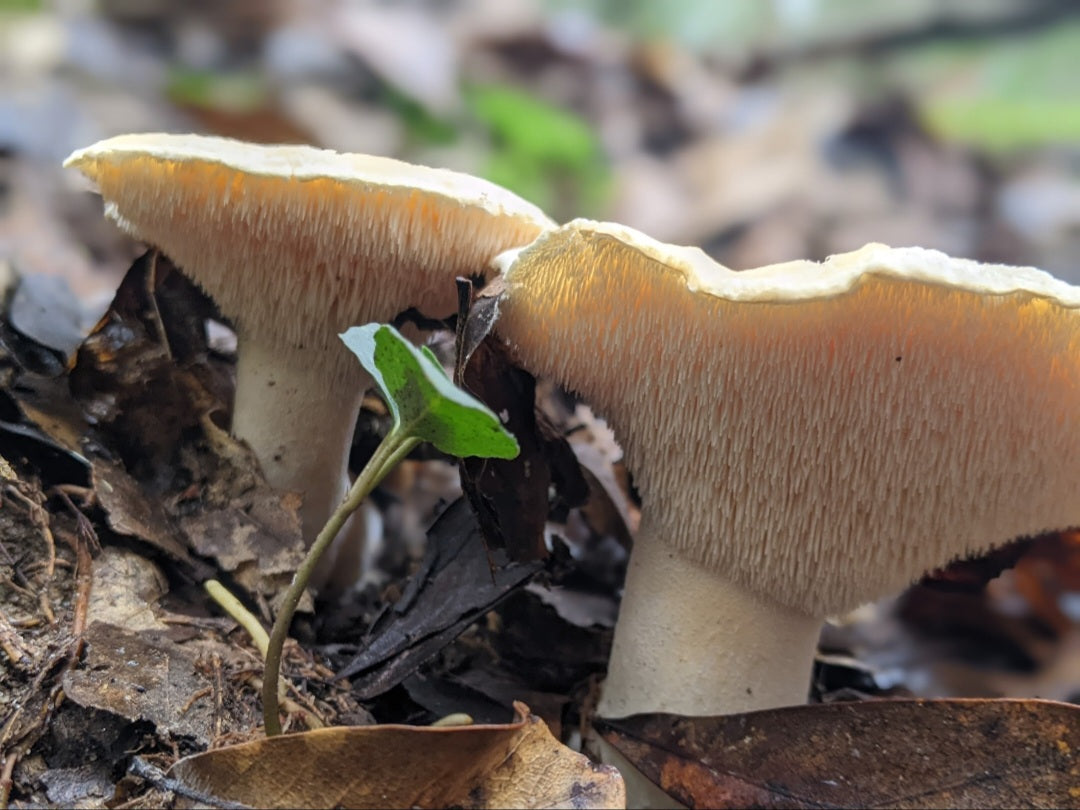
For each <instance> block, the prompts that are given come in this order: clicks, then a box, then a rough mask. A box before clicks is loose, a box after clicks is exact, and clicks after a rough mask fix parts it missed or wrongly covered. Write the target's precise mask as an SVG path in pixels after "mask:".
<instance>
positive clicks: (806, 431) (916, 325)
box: [496, 220, 1080, 616]
mask: <svg viewBox="0 0 1080 810" xmlns="http://www.w3.org/2000/svg"><path fill="white" fill-rule="evenodd" d="M498 264H499V265H501V267H502V268H503V270H504V272H505V274H506V279H507V295H506V298H505V301H504V303H503V305H502V315H501V317H500V320H499V322H498V325H497V327H496V328H497V330H498V331H499V332H500V333H501V334H502V335H504V336H505V337H506V338H507V339H508V340H509V341H510V342H511V343H512V344H513V346H514V347H515V349H516V351H517V353H518V355H519V357H520V359H521V360H522V362H523V364H524V365H525V366H526V367H527V368H529V369H530V370H531V371H533V372H534V373H536V374H542V375H548V376H551V377H553V378H555V379H556V380H558V381H559V382H560V383H562V384H563V385H565V386H567V387H568V388H571V389H573V390H575V391H577V392H579V393H580V394H582V395H583V396H584V397H585V398H586V399H588V400H589V401H590V402H591V403H592V404H593V405H594V406H595V407H597V409H598V410H599V411H600V412H601V413H603V414H604V415H605V416H606V417H607V418H608V419H609V420H610V422H611V424H612V426H613V428H614V429H615V431H616V435H617V436H618V437H619V439H620V441H621V442H622V443H623V444H624V447H625V450H626V454H627V461H628V465H629V467H630V469H631V470H632V471H633V473H634V475H635V480H636V483H637V485H638V487H639V490H640V491H641V493H642V497H643V501H644V505H645V509H646V510H647V511H648V513H649V514H648V521H649V523H650V524H651V525H652V526H653V528H654V531H653V532H652V533H653V534H655V535H658V536H660V537H662V538H663V539H664V540H665V541H666V542H667V543H669V544H671V545H672V546H674V547H676V548H678V549H679V550H680V551H681V553H683V554H684V555H686V556H688V557H690V558H692V559H694V560H697V561H698V562H700V563H701V564H702V565H704V566H706V567H707V568H708V569H709V570H711V571H713V572H716V573H717V574H720V575H722V576H723V577H724V578H725V579H727V580H729V581H731V582H733V583H735V584H737V585H739V586H741V587H743V588H746V589H748V590H749V591H751V592H756V593H759V594H762V595H765V596H767V597H768V598H769V599H772V600H775V601H776V602H778V603H780V604H782V605H784V606H785V607H787V608H789V609H794V610H796V611H799V612H801V613H804V614H809V615H813V616H825V615H830V614H833V613H838V612H841V611H844V610H847V609H850V608H852V607H854V606H856V605H858V604H860V603H863V602H866V601H868V600H871V599H874V598H878V597H880V596H882V595H885V594H888V593H890V592H893V591H896V590H899V589H900V588H902V587H904V586H905V585H907V584H908V583H909V582H910V581H912V580H913V579H914V578H916V577H918V576H920V575H922V574H923V573H924V572H925V571H927V570H931V569H934V568H936V567H939V566H941V565H943V564H945V563H947V562H948V561H950V560H952V559H953V558H956V557H958V556H962V555H966V554H969V553H972V552H975V551H978V550H981V549H985V548H987V547H988V546H990V545H992V544H994V543H1000V542H1006V541H1008V540H1010V539H1013V538H1015V537H1018V536H1023V535H1029V534H1035V533H1039V532H1043V531H1050V530H1058V529H1064V528H1067V527H1074V526H1077V525H1080V497H1078V495H1080V288H1077V287H1073V286H1071V285H1068V284H1066V283H1064V282H1062V281H1059V280H1057V279H1055V278H1053V277H1052V276H1050V275H1048V274H1046V273H1043V272H1041V271H1039V270H1035V269H1031V268H1015V267H1003V266H991V265H982V264H978V263H976V262H973V261H965V260H961V259H953V258H949V257H948V256H945V255H944V254H942V253H939V252H936V251H932V250H923V249H920V248H901V249H891V248H888V247H885V246H883V245H868V246H866V247H864V248H863V249H861V250H858V251H855V252H853V253H848V254H843V255H839V256H833V257H832V258H830V259H829V260H828V261H826V262H824V263H821V264H817V263H813V262H791V263H787V264H781V265H774V266H770V267H763V268H759V269H755V270H746V271H742V272H736V271H732V270H729V269H727V268H725V267H722V266H720V265H718V264H717V263H715V262H713V261H712V260H711V259H709V258H708V257H707V256H706V255H705V254H704V253H702V252H701V251H700V250H697V249H694V248H682V247H674V246H670V245H664V244H661V243H659V242H656V241H655V240H653V239H650V238H649V237H647V236H645V235H644V234H641V233H639V232H636V231H633V230H631V229H629V228H625V227H622V226H618V225H613V224H606V223H597V222H589V221H585V220H577V221H574V222H571V223H569V224H568V225H565V226H563V227H562V228H559V229H556V230H552V231H548V232H546V233H544V234H542V235H541V236H540V237H539V238H538V239H537V240H536V241H535V242H534V243H532V244H531V245H529V246H527V247H525V248H523V249H520V250H516V251H511V252H509V253H507V254H505V255H503V256H501V257H500V258H499V260H498ZM643 519H644V516H643Z"/></svg>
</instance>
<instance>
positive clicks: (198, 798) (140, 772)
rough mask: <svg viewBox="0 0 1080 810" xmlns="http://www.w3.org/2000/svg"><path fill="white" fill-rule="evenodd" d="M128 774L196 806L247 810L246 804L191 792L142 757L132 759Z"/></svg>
mask: <svg viewBox="0 0 1080 810" xmlns="http://www.w3.org/2000/svg"><path fill="white" fill-rule="evenodd" d="M128 773H130V774H132V775H134V776H137V777H139V778H140V779H145V780H146V781H147V782H149V783H150V784H151V785H153V786H154V787H156V788H157V789H158V790H164V791H170V792H172V793H178V794H179V795H181V796H184V797H186V798H188V799H193V800H194V801H195V802H196V803H197V804H206V805H209V806H210V807H220V808H223V810H247V807H248V806H247V805H246V804H239V803H237V802H230V801H228V800H226V799H219V798H217V797H216V796H211V795H210V794H208V793H202V792H200V791H198V790H193V789H192V788H189V787H188V786H187V785H185V784H184V783H183V782H180V781H179V780H177V779H170V778H169V777H168V776H166V775H165V774H164V773H162V772H161V771H160V770H159V769H158V768H155V767H154V766H153V765H151V764H150V763H149V762H147V761H146V760H145V759H143V758H142V757H134V758H133V759H132V760H131V764H130V765H129V766H128Z"/></svg>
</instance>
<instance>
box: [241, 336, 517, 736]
mask: <svg viewBox="0 0 1080 810" xmlns="http://www.w3.org/2000/svg"><path fill="white" fill-rule="evenodd" d="M341 339H342V340H343V341H344V342H345V345H346V346H347V347H348V348H349V349H350V350H351V351H352V352H353V354H355V355H356V356H357V358H359V360H360V364H361V365H362V366H363V367H364V369H365V370H366V371H367V372H368V373H369V374H370V375H371V376H372V377H373V378H374V380H375V382H376V384H377V385H378V386H379V389H380V390H381V391H382V394H383V397H384V398H385V400H386V404H387V406H388V407H389V408H390V413H391V414H392V416H393V419H394V422H393V425H392V426H391V428H390V431H389V433H387V434H386V437H385V438H384V439H383V440H382V442H380V443H379V446H378V447H377V448H376V449H375V452H374V453H373V454H372V456H371V459H370V461H368V463H367V464H366V465H365V466H364V469H363V470H361V472H360V475H359V476H357V479H356V481H355V482H354V483H353V485H352V487H351V488H350V489H349V493H348V495H347V496H346V497H345V500H344V501H343V502H342V504H341V506H339V507H338V508H337V509H336V510H335V511H334V513H333V514H332V515H331V516H330V519H329V520H328V521H327V522H326V525H325V526H324V527H323V528H322V531H320V532H319V534H318V536H317V537H316V538H315V542H314V543H313V544H312V546H311V549H310V550H309V551H308V553H307V556H306V557H305V558H304V562H303V563H302V564H301V565H300V568H299V569H297V572H296V576H295V577H293V581H292V584H291V585H290V586H289V589H288V591H286V593H285V599H284V601H283V602H282V605H281V610H280V611H279V612H278V615H277V618H276V619H275V621H274V628H273V630H272V631H271V633H270V643H269V646H268V648H267V651H266V672H265V676H264V678H263V685H262V699H263V722H264V724H265V726H266V735H267V736H268V737H269V736H273V735H275V734H280V733H281V719H280V717H279V716H278V679H279V675H280V670H281V652H282V649H283V647H284V645H285V639H286V637H287V636H288V632H289V625H290V624H291V623H292V617H293V613H294V612H295V611H296V606H297V604H299V602H300V597H301V596H302V595H303V593H304V588H306V587H307V583H308V581H309V580H310V579H311V575H312V573H313V572H314V570H315V566H316V564H317V563H318V561H319V558H320V557H321V556H322V555H323V553H324V552H325V551H326V549H327V548H328V547H329V546H330V544H331V543H332V542H333V540H334V538H335V537H336V536H337V534H338V532H339V531H341V527H342V526H343V525H344V524H345V521H346V520H347V519H348V517H349V515H351V514H352V513H353V512H354V511H355V510H356V509H357V507H359V506H360V503H361V502H362V501H363V500H364V498H365V497H367V495H368V494H369V493H370V492H371V490H373V489H374V488H375V487H376V485H378V483H379V482H380V481H381V480H382V479H383V478H384V477H386V475H387V473H389V472H390V470H392V469H393V468H394V466H395V465H396V464H397V463H398V462H399V461H400V460H401V459H402V458H404V457H405V456H406V455H408V453H409V451H410V450H412V449H413V448H414V447H415V446H416V445H418V444H419V443H420V442H430V443H431V444H433V445H435V447H437V448H438V449H439V450H441V451H442V452H444V453H447V454H450V455H454V456H459V457H462V456H479V457H484V458H514V457H515V456H516V455H517V454H518V452H519V448H518V443H517V440H516V439H515V438H514V437H513V436H512V435H511V434H510V433H508V432H507V431H506V429H505V428H504V427H503V426H502V423H501V422H500V421H499V417H498V416H496V415H495V414H494V413H492V412H491V410H490V409H488V408H487V407H486V406H484V405H483V404H482V403H481V402H479V401H478V400H476V399H475V398H473V397H472V396H470V395H469V394H467V393H465V392H464V391H462V390H461V389H460V388H457V387H456V386H455V385H454V384H453V383H452V382H451V381H450V378H449V377H448V376H447V375H446V371H445V370H444V369H443V367H442V366H441V365H440V364H439V362H438V360H436V359H435V356H434V355H433V354H432V353H431V352H430V351H429V350H428V349H427V348H426V347H422V348H419V349H418V348H416V347H415V346H413V345H412V344H411V343H409V341H407V340H406V339H405V338H403V337H402V336H401V334H400V333H399V332H398V331H397V330H396V329H394V327H392V326H387V325H385V324H375V323H370V324H367V325H366V326H354V327H352V328H351V329H349V330H348V331H346V332H344V333H343V334H342V335H341Z"/></svg>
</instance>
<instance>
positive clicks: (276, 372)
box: [64, 134, 553, 544]
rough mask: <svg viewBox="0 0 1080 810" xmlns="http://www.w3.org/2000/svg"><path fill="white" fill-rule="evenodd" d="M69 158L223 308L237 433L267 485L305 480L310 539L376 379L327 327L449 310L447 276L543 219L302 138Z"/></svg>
mask: <svg viewBox="0 0 1080 810" xmlns="http://www.w3.org/2000/svg"><path fill="white" fill-rule="evenodd" d="M64 165H65V166H70V167H75V168H77V169H79V170H80V171H81V172H82V173H83V174H85V175H86V176H87V177H89V178H90V179H91V180H92V181H94V183H95V184H96V186H97V188H98V190H99V191H100V192H101V195H102V197H103V198H104V199H105V202H106V213H107V214H108V216H110V217H111V218H113V219H114V220H116V222H118V223H119V224H120V226H121V227H123V228H124V229H125V230H127V231H128V232H130V233H131V234H132V235H134V236H136V237H137V238H139V239H142V240H144V241H146V242H148V243H150V244H152V245H154V246H156V247H158V248H160V249H161V250H162V251H163V252H165V253H166V254H167V255H168V256H169V257H170V258H171V259H172V260H173V261H174V262H176V263H177V265H178V266H179V267H180V268H181V269H182V270H183V272H184V273H186V274H187V275H188V276H189V277H190V278H191V279H193V280H194V281H195V282H196V283H198V284H199V285H200V286H201V287H203V288H204V289H205V290H206V291H207V292H208V293H209V294H210V295H211V296H212V297H213V298H214V300H215V301H216V302H217V304H218V306H219V307H220V309H221V311H222V313H223V314H224V315H225V316H226V317H228V318H231V319H232V321H233V323H234V325H235V327H236V330H237V334H238V341H239V343H238V349H239V351H238V359H237V370H236V402H235V407H234V416H233V424H232V429H233V432H234V434H235V435H236V436H237V437H238V438H240V439H243V440H244V441H246V442H247V443H248V445H250V447H251V448H252V450H253V451H254V453H255V455H256V457H257V458H258V460H259V463H260V464H261V465H262V468H263V472H264V473H265V475H266V479H267V481H268V482H269V483H270V484H271V485H273V486H275V487H279V488H283V489H291V490H296V491H300V492H301V493H302V494H303V498H304V501H303V507H302V510H301V520H302V523H303V532H304V537H305V540H306V541H307V542H308V543H309V544H310V542H311V541H312V540H313V539H314V537H315V535H316V534H317V532H318V531H319V529H320V528H322V526H323V524H324V523H325V522H326V519H327V517H328V516H329V515H330V513H331V512H332V510H333V509H334V508H335V507H337V505H338V504H339V503H340V502H341V500H342V498H343V497H344V494H345V492H346V491H347V489H348V484H349V481H348V451H349V446H350V441H351V438H352V432H353V428H354V425H355V421H356V416H357V412H358V410H359V405H360V398H361V396H362V394H363V392H364V390H365V389H366V388H367V387H368V386H369V385H370V382H371V381H370V379H369V378H368V377H367V375H366V374H364V373H363V372H362V371H361V369H360V367H359V365H358V363H357V362H356V358H355V357H353V356H352V355H351V354H350V353H349V352H348V350H347V349H346V348H345V347H344V346H343V345H342V343H341V341H340V340H339V339H338V337H337V335H338V333H339V332H341V331H343V330H344V329H346V328H348V327H350V326H353V325H355V324H360V323H364V322H368V321H388V320H390V319H391V318H393V317H394V316H395V315H397V314H398V313H400V312H402V311H403V310H406V309H408V308H410V307H415V308H416V309H418V310H419V311H420V312H423V313H424V314H425V315H427V316H430V317H439V316H446V315H449V314H451V313H452V312H454V310H455V309H456V291H455V285H454V283H453V279H454V277H455V276H459V275H464V276H472V275H476V274H477V273H483V272H484V271H485V270H486V268H487V265H488V263H489V262H490V260H491V258H492V257H493V256H495V255H496V254H497V253H499V252H500V251H503V250H505V249H507V248H511V247H514V246H516V245H523V244H526V243H527V242H529V241H530V240H531V239H532V238H533V237H535V236H536V235H537V234H538V233H539V232H540V231H541V230H542V229H543V228H546V227H549V226H551V225H552V224H553V223H552V222H551V220H549V219H548V218H547V216H545V215H544V214H543V213H542V212H541V211H540V210H539V209H538V208H536V207H535V206H533V205H531V204H529V203H527V202H525V201H524V200H522V199H521V198H519V197H517V196H516V195H514V194H512V193H510V192H509V191H507V190H506V189H503V188H501V187H499V186H496V185H494V184H492V183H489V182H486V181H484V180H480V179H478V178H475V177H471V176H469V175H465V174H460V173H457V172H452V171H447V170H445V169H432V168H427V167H424V166H413V165H410V164H408V163H404V162H401V161H398V160H392V159H389V158H383V157H372V156H368V155H353V154H339V153H336V152H332V151H329V150H322V149H315V148H312V147H308V146H261V145H256V144H250V143H242V142H239V141H234V140H229V139H225V138H216V137H206V136H198V135H166V134H138V135H122V136H119V137H115V138H109V139H107V140H104V141H100V142H99V143H96V144H94V145H93V146H90V147H87V148H86V149H81V150H79V151H77V152H75V153H74V154H73V155H71V157H69V158H68V159H67V161H66V162H65V164H64ZM362 525H363V524H362V522H361V521H356V522H355V529H354V531H361V530H362ZM344 534H345V532H343V535H344Z"/></svg>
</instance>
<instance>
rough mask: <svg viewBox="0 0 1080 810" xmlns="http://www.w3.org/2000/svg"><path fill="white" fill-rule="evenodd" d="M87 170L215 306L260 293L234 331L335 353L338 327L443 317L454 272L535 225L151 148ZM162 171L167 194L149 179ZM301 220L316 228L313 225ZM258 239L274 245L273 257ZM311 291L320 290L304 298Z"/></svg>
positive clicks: (393, 192)
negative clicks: (413, 314) (242, 171)
mask: <svg viewBox="0 0 1080 810" xmlns="http://www.w3.org/2000/svg"><path fill="white" fill-rule="evenodd" d="M82 168H84V169H86V170H88V171H90V172H92V174H91V176H92V177H93V178H94V179H95V180H96V182H97V183H98V186H99V188H100V190H101V192H102V194H103V196H104V197H105V198H106V199H107V200H108V201H109V202H108V212H109V214H110V215H111V216H112V217H113V218H114V219H116V220H117V221H118V222H119V223H120V224H121V225H122V226H123V227H124V228H125V229H126V230H128V231H129V232H131V233H133V234H134V235H136V236H138V237H139V238H141V239H143V240H145V241H147V242H149V243H151V244H154V245H157V246H159V247H161V248H162V250H163V251H164V252H165V253H166V254H168V255H169V257H170V258H171V259H173V261H175V262H176V263H177V265H178V266H179V267H180V268H181V269H182V270H184V271H185V272H187V273H189V274H190V275H191V276H192V277H193V278H194V279H195V280H196V282H197V283H199V284H200V286H202V287H203V288H204V289H206V291H207V292H208V293H209V294H210V295H211V296H212V297H213V298H214V299H215V300H216V301H217V302H218V304H219V306H220V307H221V309H222V311H223V312H226V313H235V312H237V311H238V310H240V309H241V308H242V307H245V306H246V304H247V303H248V302H249V301H250V300H252V298H253V297H256V296H260V297H262V298H263V299H264V304H265V306H264V310H263V312H262V313H261V314H260V315H259V316H258V317H252V316H248V317H246V318H243V319H238V320H240V322H239V323H238V328H239V330H240V331H242V332H243V333H245V334H248V335H251V336H256V335H257V336H258V339H260V340H271V341H275V342H277V343H278V344H279V345H281V346H283V347H290V348H291V347H307V348H311V349H314V350H331V351H333V352H334V353H335V354H339V355H341V356H342V357H346V353H345V352H344V351H343V350H341V348H340V347H339V346H338V345H337V338H336V333H337V332H339V331H342V330H344V329H346V328H348V327H349V326H352V325H355V324H357V323H364V322H368V321H389V320H390V319H392V318H393V317H394V316H395V315H397V314H398V313H399V312H400V311H402V310H404V309H408V308H409V307H415V308H417V309H418V310H419V311H421V312H424V313H425V314H426V315H429V316H431V317H441V316H445V315H449V314H451V313H452V312H453V311H454V309H455V307H456V297H455V296H456V293H455V289H454V285H453V283H452V279H453V277H454V276H455V275H471V274H475V273H483V272H484V270H485V268H486V267H487V264H488V260H489V259H490V258H491V256H493V255H494V254H496V253H498V252H499V251H500V250H501V249H503V248H504V247H505V246H506V245H507V244H515V243H524V242H527V241H529V240H530V239H531V238H532V237H533V236H535V235H536V234H537V233H538V232H539V231H540V228H541V225H540V224H539V223H537V222H522V221H520V220H517V219H514V218H512V217H507V218H506V220H505V221H502V220H499V221H498V224H497V226H493V222H492V216H493V215H492V214H490V213H489V212H487V211H486V210H485V209H483V208H481V207H478V206H470V205H465V204H462V203H460V202H457V203H454V204H452V205H450V206H448V207H447V208H446V209H444V210H442V211H435V210H434V207H433V205H434V204H433V203H432V202H431V201H424V200H422V199H420V198H418V195H417V192H416V191H415V190H412V189H406V188H379V187H373V186H370V184H368V185H364V184H362V183H359V181H357V182H351V183H350V182H345V181H342V180H336V179H332V178H314V179H307V180H303V181H300V180H290V181H283V180H282V178H277V177H265V176H255V177H245V178H243V183H242V184H238V178H240V175H239V174H238V173H237V172H236V171H235V170H233V169H231V168H229V167H226V166H221V165H218V164H212V163H193V162H191V161H188V162H178V161H170V162H166V163H162V162H160V161H157V160H152V159H149V158H137V159H136V158H131V159H128V160H126V161H109V160H105V159H99V160H97V161H96V162H94V163H93V164H91V165H89V166H83V167H82ZM162 175H164V176H167V178H168V188H167V191H166V193H162V191H161V189H160V187H158V185H157V184H158V180H159V178H160V176H162ZM357 185H360V186H361V188H360V190H359V192H358V190H357V188H356V186H357ZM395 210H400V211H403V212H408V214H409V215H408V216H406V215H405V214H396V213H393V212H394V211H395ZM309 222H319V223H321V224H320V227H319V228H318V229H309V228H308V227H306V223H309ZM500 229H501V230H500ZM284 235H287V236H288V238H283V236H284ZM267 242H270V243H273V244H274V245H275V250H274V253H273V255H272V256H268V255H266V251H265V244H266V243H267ZM447 245H449V246H456V247H455V248H454V249H453V250H445V249H444V247H445V246H447ZM210 268H213V270H211V269H210ZM406 274H407V275H409V276H410V277H412V278H413V279H414V280H413V282H412V283H411V285H410V286H413V287H414V288H415V295H413V296H411V297H409V298H407V299H406V300H405V301H404V302H403V300H402V285H400V284H397V283H393V282H392V281H390V279H393V278H395V277H397V276H405V275H406ZM283 280H285V281H286V284H285V288H284V291H282V287H281V282H282V281H283ZM253 281H254V282H256V283H255V284H254V287H255V289H254V290H253V289H252V287H253V285H252V282H253ZM312 287H322V288H323V289H322V290H321V291H320V293H319V294H318V295H316V296H307V295H305V293H306V292H307V291H308V290H310V289H311V288H312ZM343 362H344V361H343Z"/></svg>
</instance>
